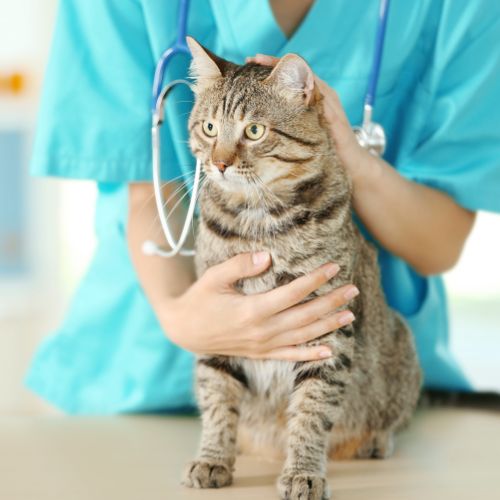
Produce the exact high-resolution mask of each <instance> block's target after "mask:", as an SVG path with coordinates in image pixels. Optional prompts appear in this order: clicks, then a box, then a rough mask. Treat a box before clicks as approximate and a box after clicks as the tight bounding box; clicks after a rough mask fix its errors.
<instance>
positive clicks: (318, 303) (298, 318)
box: [269, 285, 359, 332]
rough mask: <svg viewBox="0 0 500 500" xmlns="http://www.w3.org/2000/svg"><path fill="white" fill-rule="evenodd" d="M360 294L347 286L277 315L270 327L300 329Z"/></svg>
mask: <svg viewBox="0 0 500 500" xmlns="http://www.w3.org/2000/svg"><path fill="white" fill-rule="evenodd" d="M358 294H359V290H358V289H357V288H356V287H355V286H354V285H345V286H343V287H340V288H337V289H336V290H333V292H330V293H328V294H326V295H323V296H321V297H318V298H316V299H314V300H311V301H309V302H306V303H305V304H299V305H296V306H294V307H291V308H289V309H287V310H286V311H283V312H281V313H279V314H277V315H275V316H274V317H273V318H272V320H271V321H270V325H269V326H270V327H274V328H276V330H275V331H279V332H283V331H287V330H288V331H289V330H291V329H295V328H299V327H302V326H305V325H308V324H310V323H312V322H313V321H316V320H317V319H319V318H321V317H323V316H325V315H327V314H330V313H332V312H333V311H335V310H336V309H338V308H339V307H342V306H343V305H345V304H347V303H348V302H349V301H350V300H351V299H353V298H354V297H356V295H358Z"/></svg>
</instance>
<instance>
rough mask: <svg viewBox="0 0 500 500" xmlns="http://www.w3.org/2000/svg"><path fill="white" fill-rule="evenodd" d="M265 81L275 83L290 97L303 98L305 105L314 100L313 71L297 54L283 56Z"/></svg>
mask: <svg viewBox="0 0 500 500" xmlns="http://www.w3.org/2000/svg"><path fill="white" fill-rule="evenodd" d="M265 81H266V82H269V83H273V84H276V85H277V86H278V87H279V88H280V89H281V90H283V91H284V92H285V93H286V94H288V95H290V96H291V97H295V98H296V97H300V98H302V99H304V103H305V104H306V106H309V105H310V104H313V102H314V100H315V95H316V92H315V89H314V73H313V72H312V70H311V68H310V67H309V65H308V64H307V63H306V62H305V61H304V59H302V57H300V56H298V55H297V54H286V55H285V56H283V57H282V58H281V59H280V61H279V62H278V64H276V66H275V67H274V69H273V71H272V72H271V74H270V75H269V76H268V77H267V78H266V80H265Z"/></svg>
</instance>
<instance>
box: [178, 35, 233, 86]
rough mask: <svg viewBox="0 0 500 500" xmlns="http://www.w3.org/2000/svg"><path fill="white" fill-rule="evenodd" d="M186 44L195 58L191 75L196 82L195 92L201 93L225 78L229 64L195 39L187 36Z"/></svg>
mask: <svg viewBox="0 0 500 500" xmlns="http://www.w3.org/2000/svg"><path fill="white" fill-rule="evenodd" d="M186 42H187V44H188V47H189V50H190V51H191V55H192V56H193V59H192V61H191V66H190V67H189V74H190V76H191V77H192V78H193V79H194V80H195V81H196V83H195V85H194V91H195V92H200V91H201V90H204V89H205V88H207V87H210V86H211V85H213V84H214V83H215V82H216V81H217V80H218V79H219V78H221V77H222V76H224V71H225V69H226V65H227V64H228V63H227V61H225V60H224V59H221V58H220V57H217V56H216V55H215V54H213V53H212V52H210V51H209V50H208V49H206V48H205V47H203V45H201V44H199V43H198V42H197V41H196V40H195V39H194V38H192V37H190V36H187V37H186Z"/></svg>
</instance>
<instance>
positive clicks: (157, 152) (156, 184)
mask: <svg viewBox="0 0 500 500" xmlns="http://www.w3.org/2000/svg"><path fill="white" fill-rule="evenodd" d="M178 84H183V85H187V86H188V87H190V88H191V84H190V83H189V82H188V81H187V80H174V81H172V82H170V83H169V84H168V85H166V86H165V88H164V89H163V90H162V92H161V93H160V95H159V96H158V99H157V102H156V106H155V112H154V114H153V122H152V126H151V152H152V160H153V189H154V195H155V202H156V209H157V211H158V216H159V219H160V224H161V227H162V230H163V234H164V235H165V239H166V240H167V242H168V244H169V246H170V249H166V248H163V247H161V246H159V245H158V244H156V243H155V242H153V241H151V240H148V241H145V242H144V244H143V246H142V251H143V252H144V253H145V254H146V255H158V256H160V257H174V256H175V255H178V254H180V255H183V256H193V255H194V254H195V251H194V249H193V250H183V249H182V247H183V245H184V243H185V242H186V239H187V237H188V234H189V229H190V227H191V221H192V220H193V217H194V211H195V206H196V198H197V196H198V190H199V185H200V175H201V163H200V160H198V159H197V160H196V170H195V174H194V182H193V187H192V191H191V196H190V200H189V207H188V212H187V215H186V219H185V220H184V224H183V226H182V230H181V235H180V237H179V239H178V240H176V239H175V237H174V236H173V234H172V231H171V229H170V226H169V223H168V215H167V214H166V213H165V200H164V198H163V192H162V183H161V137H160V128H161V125H162V123H163V121H164V106H165V103H166V100H167V97H168V94H169V93H170V91H171V90H172V89H173V88H174V87H175V86H176V85H178Z"/></svg>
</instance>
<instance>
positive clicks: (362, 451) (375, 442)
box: [356, 430, 394, 458]
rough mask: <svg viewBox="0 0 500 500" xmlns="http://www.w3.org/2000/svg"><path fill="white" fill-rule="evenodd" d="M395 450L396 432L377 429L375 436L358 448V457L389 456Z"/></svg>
mask: <svg viewBox="0 0 500 500" xmlns="http://www.w3.org/2000/svg"><path fill="white" fill-rule="evenodd" d="M393 452H394V432H393V431H392V430H387V431H375V432H374V433H373V437H372V438H371V439H369V440H367V441H366V442H365V443H363V445H362V446H360V447H359V448H358V450H357V452H356V458H389V457H390V456H391V455H392V453H393Z"/></svg>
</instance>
